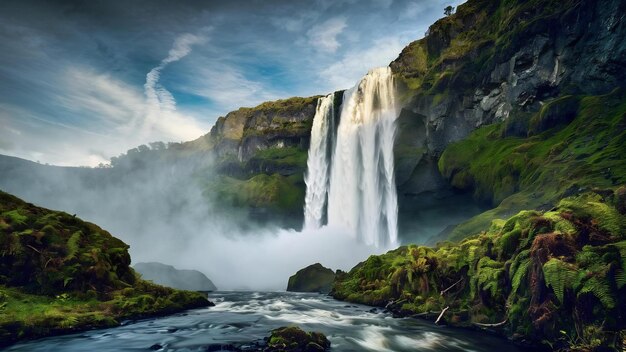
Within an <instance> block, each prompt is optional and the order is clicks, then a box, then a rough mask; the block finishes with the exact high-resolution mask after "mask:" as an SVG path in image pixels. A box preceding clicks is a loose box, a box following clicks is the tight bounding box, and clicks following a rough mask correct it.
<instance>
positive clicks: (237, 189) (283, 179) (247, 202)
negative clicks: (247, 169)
mask: <svg viewBox="0 0 626 352" xmlns="http://www.w3.org/2000/svg"><path fill="white" fill-rule="evenodd" d="M303 183H304V181H303V178H302V175H292V176H282V175H280V174H272V175H267V174H258V175H255V176H253V177H251V178H249V179H244V180H241V179H237V178H234V177H229V176H216V177H214V178H212V179H211V180H209V181H208V182H207V184H206V188H205V191H204V192H205V194H206V196H207V197H211V198H214V199H217V200H219V201H220V202H221V204H224V205H230V206H234V207H242V208H252V209H255V208H256V209H260V208H262V209H268V210H276V211H283V212H287V213H294V212H296V209H297V211H300V210H301V208H302V204H303V202H304V192H305V191H304V187H302V184H303Z"/></svg>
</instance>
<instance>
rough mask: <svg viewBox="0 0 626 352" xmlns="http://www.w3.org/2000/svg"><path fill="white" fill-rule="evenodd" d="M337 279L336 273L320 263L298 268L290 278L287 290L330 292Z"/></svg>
mask: <svg viewBox="0 0 626 352" xmlns="http://www.w3.org/2000/svg"><path fill="white" fill-rule="evenodd" d="M334 280H335V273H334V272H333V271H332V270H331V269H328V268H325V267H323V266H322V264H320V263H315V264H313V265H309V266H307V267H306V268H304V269H300V270H298V272H297V273H295V274H294V275H293V276H291V277H290V278H289V283H288V284H287V291H291V292H320V293H329V292H330V289H331V288H332V285H333V281H334Z"/></svg>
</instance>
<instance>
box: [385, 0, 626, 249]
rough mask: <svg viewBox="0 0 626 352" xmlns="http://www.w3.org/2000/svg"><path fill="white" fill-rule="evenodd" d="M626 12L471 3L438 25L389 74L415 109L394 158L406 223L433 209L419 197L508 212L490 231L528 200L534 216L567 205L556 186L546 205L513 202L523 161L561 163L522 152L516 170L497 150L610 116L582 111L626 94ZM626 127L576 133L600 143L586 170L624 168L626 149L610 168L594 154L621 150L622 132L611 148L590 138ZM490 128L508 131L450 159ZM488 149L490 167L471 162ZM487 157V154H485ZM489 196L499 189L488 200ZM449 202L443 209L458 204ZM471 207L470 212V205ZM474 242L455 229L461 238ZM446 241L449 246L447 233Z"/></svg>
mask: <svg viewBox="0 0 626 352" xmlns="http://www.w3.org/2000/svg"><path fill="white" fill-rule="evenodd" d="M625 9H626V3H625V2H624V1H618V0H614V1H602V2H597V1H588V0H587V1H552V0H547V1H546V0H544V1H538V0H534V1H493V0H470V1H468V2H467V3H465V4H463V5H461V6H459V7H458V9H457V12H456V13H455V14H454V15H451V16H448V17H445V18H442V19H441V20H439V21H437V22H436V23H435V24H433V25H432V26H431V27H430V29H429V31H428V33H427V35H426V37H425V38H423V39H421V40H418V41H415V42H413V43H411V44H409V45H408V46H407V47H406V48H405V49H404V50H403V51H402V53H401V54H400V55H399V57H398V58H397V59H396V60H394V61H393V62H392V63H391V64H390V66H391V68H392V69H393V70H394V72H396V74H397V75H398V77H400V78H401V80H402V81H403V82H404V84H405V89H404V92H403V96H404V100H405V101H406V105H405V108H404V110H403V111H402V113H401V115H400V119H399V123H400V124H401V125H402V126H403V127H404V126H408V127H409V128H402V129H400V130H399V135H398V138H397V146H396V159H398V160H400V163H399V165H398V167H397V175H396V177H397V178H396V179H397V181H398V182H397V183H398V191H399V193H400V199H401V202H400V211H401V213H402V211H403V208H404V209H407V208H409V209H410V210H415V208H416V205H415V204H413V203H418V205H417V212H418V213H419V211H420V209H421V210H423V208H424V207H425V205H426V204H423V205H420V199H421V198H424V197H434V198H435V199H445V198H446V197H447V198H451V199H454V198H455V197H458V195H457V193H458V191H467V192H470V193H474V195H475V197H474V198H475V201H476V202H478V204H480V205H482V206H484V207H487V208H493V207H498V206H500V205H501V204H502V203H504V204H503V208H505V209H497V210H495V211H492V212H491V213H485V214H482V215H480V216H482V217H483V218H484V219H485V220H486V222H485V221H482V222H481V226H483V225H485V224H488V221H489V220H491V219H493V218H495V217H497V216H510V215H512V213H514V212H515V211H517V210H520V209H524V208H527V207H528V205H527V202H528V201H531V204H532V207H534V206H539V205H541V204H540V203H547V204H554V203H555V201H557V200H558V199H559V198H561V197H562V196H563V195H566V193H565V192H564V190H565V189H566V188H567V187H565V188H563V187H558V189H552V188H550V189H548V190H546V191H547V192H548V193H550V192H552V194H551V195H550V196H542V197H540V198H541V201H532V199H529V198H528V197H519V196H518V197H517V198H515V197H514V198H509V197H510V196H514V195H515V193H517V192H518V191H519V190H520V189H522V188H524V187H523V186H522V187H521V188H520V187H519V186H518V184H517V183H518V180H517V177H518V176H517V173H518V172H519V171H520V170H519V168H520V167H522V165H521V164H523V163H524V162H525V161H524V160H523V159H526V161H528V160H530V159H534V160H533V162H534V163H539V164H542V165H545V164H550V161H554V158H549V157H548V154H547V153H544V154H543V155H542V156H538V155H536V153H534V154H535V155H531V154H530V153H528V151H524V150H522V149H523V148H522V149H519V150H518V151H517V153H518V154H517V155H518V156H520V157H521V159H517V162H520V163H521V164H520V165H517V166H514V167H509V166H510V165H511V163H513V162H514V161H513V160H510V159H508V157H509V156H510V155H504V154H497V153H494V151H496V149H497V148H498V147H499V146H503V145H504V144H506V143H507V142H504V140H506V139H509V138H510V139H514V138H519V140H518V141H519V142H520V143H519V144H524V143H525V142H531V143H534V142H535V141H536V140H544V139H550V137H548V136H547V135H548V134H550V133H554V130H553V131H552V132H546V131H547V130H549V129H550V128H552V127H557V126H558V127H560V128H563V127H564V126H567V125H568V124H569V123H570V122H571V121H573V120H575V119H576V118H578V119H579V122H578V123H580V124H584V122H582V121H581V120H585V119H597V118H605V117H606V116H605V115H603V114H604V112H603V111H602V109H601V108H598V109H596V111H595V112H591V111H589V110H588V109H587V110H585V109H586V107H587V105H588V104H592V101H593V99H592V98H591V97H590V96H598V95H603V94H608V93H610V92H612V91H613V90H614V89H615V88H616V87H620V86H623V85H624V82H625V79H626V77H625V75H626V71H625V70H624V69H623V68H624V67H625V65H626V24H624V17H623V13H624V11H625ZM587 97H589V98H588V99H587ZM595 99H602V98H600V97H597V98H595ZM620 99H621V100H620ZM612 101H613V102H614V104H618V103H619V101H623V97H622V96H621V95H619V97H616V98H612ZM579 103H581V104H579ZM618 113H619V111H616V110H613V111H612V112H611V114H618ZM618 120H619V117H615V119H613V120H611V121H609V118H608V117H606V119H605V120H603V121H604V122H598V123H594V124H593V126H587V127H586V130H585V131H584V132H578V133H577V137H576V138H591V139H590V142H591V143H592V144H593V145H592V146H591V148H590V150H588V151H587V153H580V154H579V155H578V160H579V162H580V163H585V162H586V163H593V162H594V160H598V159H603V158H611V159H613V160H614V162H613V164H616V163H620V164H621V165H622V166H623V164H624V157H623V154H619V153H618V151H619V149H612V153H611V154H609V153H605V154H604V155H603V156H602V157H598V156H597V155H594V154H593V149H594V148H595V149H597V147H601V146H603V145H604V144H606V143H610V140H613V141H616V140H618V139H619V138H622V139H623V137H621V136H620V135H619V133H618V132H616V133H614V134H612V136H606V138H602V141H598V140H596V139H593V137H590V136H592V135H593V134H597V133H600V131H601V130H602V129H604V128H607V127H608V126H607V125H606V124H605V123H609V124H610V125H611V124H612V125H613V126H615V127H618V128H619V127H620V126H621V124H620V122H618ZM594 121H595V120H594ZM491 124H499V125H500V127H498V128H499V129H500V130H499V131H498V132H497V133H491V134H490V135H489V136H487V137H486V138H485V139H484V143H482V144H481V145H474V144H470V143H471V142H469V141H466V142H460V144H457V145H456V147H453V149H454V151H453V150H449V146H450V144H451V143H455V142H459V141H462V140H465V139H466V138H467V137H468V136H469V135H470V133H472V132H473V131H474V130H476V129H477V128H480V127H482V126H487V125H491ZM616 124H617V125H616ZM492 128H495V127H492ZM570 128H572V129H573V128H574V127H570ZM622 129H623V127H622ZM483 133H484V132H483ZM542 133H543V134H542ZM557 139H558V138H553V139H552V142H553V143H549V142H544V143H542V146H543V147H546V148H549V147H556V145H557V144H559V143H561V146H560V147H561V148H564V147H566V144H567V143H569V140H567V139H565V140H557ZM490 143H494V144H493V145H491V144H490ZM596 143H597V144H596ZM487 145H491V147H492V150H491V154H490V155H491V156H490V160H489V163H488V164H487V163H485V160H484V159H481V160H476V154H474V152H476V151H479V150H481V149H480V148H486V146H487ZM536 147H538V146H536ZM557 149H558V147H557ZM461 150H464V151H465V154H464V155H463V157H464V158H466V161H465V163H464V165H463V166H460V165H455V166H451V165H448V161H450V160H451V159H452V155H453V154H454V153H455V151H461ZM483 150H484V149H483ZM622 150H623V149H622ZM535 151H536V149H534V150H533V151H532V152H535ZM616 153H617V154H616ZM442 154H443V155H444V156H447V158H444V159H447V161H446V160H440V157H441V156H442ZM487 154H488V152H486V151H485V152H484V153H482V154H480V155H487ZM583 154H584V155H583ZM456 159H457V160H458V158H456ZM479 163H480V164H479ZM468 164H471V169H472V170H473V171H471V173H472V174H473V175H478V174H480V173H485V174H488V175H490V177H491V178H490V179H487V177H483V176H486V175H484V174H483V175H479V176H478V178H483V182H482V183H481V184H480V185H476V184H475V183H474V182H473V181H468V182H461V179H462V178H464V177H465V176H468V175H467V173H468V172H470V171H468V170H469V168H466V166H468ZM502 164H503V165H507V166H502ZM492 167H494V168H496V169H498V174H495V173H494V172H492V171H493V170H491V168H492ZM461 169H462V172H460V173H459V172H458V171H459V170H461ZM613 170H614V169H613ZM587 172H588V173H589V174H591V173H592V172H597V170H595V171H591V169H589V170H584V169H582V168H579V170H578V174H579V175H581V174H583V173H587ZM611 174H612V175H616V174H617V173H615V172H614V171H612V172H611ZM580 177H582V178H584V176H580ZM580 177H579V178H580ZM611 177H613V178H615V176H607V177H606V179H605V180H599V179H597V178H596V179H595V181H597V182H599V183H598V184H597V185H598V186H599V185H604V184H606V180H610V179H611ZM467 178H468V179H469V177H467ZM494 180H498V181H495V182H496V184H495V185H492V184H489V183H488V182H490V181H494ZM527 181H529V182H530V179H528V180H527ZM616 181H618V180H616ZM502 183H508V184H507V185H503V184H502ZM450 186H452V187H450ZM476 186H478V187H476ZM544 186H546V187H548V186H552V185H545V184H544ZM491 187H493V188H494V189H493V190H491V191H485V190H486V189H487V188H491ZM486 193H491V194H495V195H494V196H490V195H489V194H486ZM442 202H443V203H444V208H445V207H449V206H450V204H451V203H452V204H454V203H453V202H447V203H446V202H445V201H442ZM462 202H463V203H464V204H465V205H467V201H462ZM429 203H430V204H433V202H432V201H431V202H429ZM513 203H515V205H513ZM489 214H491V215H489ZM487 218H488V219H487ZM475 229H476V227H474V229H469V230H475ZM448 232H449V231H448ZM469 233H471V231H467V230H466V229H463V228H460V229H458V228H457V230H456V232H455V233H454V237H455V238H461V237H463V236H464V235H468V234H469ZM440 238H445V234H442V236H440ZM422 240H423V239H422Z"/></svg>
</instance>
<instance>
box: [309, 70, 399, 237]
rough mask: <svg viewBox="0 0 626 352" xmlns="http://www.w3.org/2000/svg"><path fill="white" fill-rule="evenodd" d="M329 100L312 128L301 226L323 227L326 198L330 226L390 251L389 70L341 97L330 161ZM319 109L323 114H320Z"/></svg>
mask: <svg viewBox="0 0 626 352" xmlns="http://www.w3.org/2000/svg"><path fill="white" fill-rule="evenodd" d="M329 97H330V96H329ZM329 97H326V98H323V99H328V100H329V101H328V102H326V103H324V102H323V101H324V100H320V102H319V103H318V110H317V113H316V115H315V119H314V122H313V131H312V135H311V147H310V149H309V161H308V163H307V167H308V174H307V193H306V207H305V219H307V220H306V221H305V224H310V223H311V221H313V220H314V221H315V222H314V224H315V225H314V226H317V227H319V226H320V225H321V224H322V215H323V212H324V204H325V202H326V194H327V197H328V205H327V209H328V211H327V214H328V225H329V226H334V227H340V228H343V229H346V230H348V231H349V232H350V233H351V234H353V235H354V236H355V237H357V238H358V239H359V240H360V241H361V242H363V243H365V244H368V245H374V246H377V247H382V246H393V245H395V244H397V238H398V226H397V221H398V201H397V194H396V186H395V181H394V160H393V143H394V137H395V132H396V130H395V120H396V118H397V117H398V108H397V106H396V98H395V85H394V80H393V76H392V72H391V69H390V68H388V67H384V68H378V69H374V70H371V71H370V72H368V73H367V75H366V76H365V77H364V78H363V79H362V80H361V81H360V82H359V83H358V84H357V85H356V86H355V87H353V88H351V89H349V90H347V91H346V92H344V97H343V103H342V108H341V115H340V119H339V126H338V128H337V131H336V134H337V135H336V141H335V145H334V150H333V153H332V157H331V158H330V159H329V158H328V157H327V156H326V154H324V152H325V150H327V149H328V148H327V147H325V146H326V145H327V144H328V134H329V131H331V130H329V122H328V121H329V117H331V116H332V110H333V107H332V101H331V99H330V98H329ZM327 105H328V106H327ZM321 107H325V108H326V109H327V110H323V109H322V110H323V111H320V108H321ZM324 122H325V124H324ZM320 134H321V135H320ZM324 134H325V135H326V137H324V136H323V135H324ZM314 135H315V136H314ZM322 144H324V146H322ZM312 157H314V158H315V159H314V160H311V158H312ZM329 168H330V171H329ZM328 174H330V176H329V178H327V177H328V176H327V175H328ZM313 175H315V180H314V179H313ZM314 205H315V206H314ZM311 214H312V215H311ZM309 218H310V219H309Z"/></svg>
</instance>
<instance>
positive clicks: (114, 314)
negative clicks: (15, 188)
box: [0, 192, 210, 345]
mask: <svg viewBox="0 0 626 352" xmlns="http://www.w3.org/2000/svg"><path fill="white" fill-rule="evenodd" d="M129 265H130V256H129V254H128V245H126V244H125V243H124V242H122V241H120V240H119V239H117V238H115V237H113V236H111V234H109V233H108V232H106V231H104V230H103V229H101V228H99V227H98V226H96V225H94V224H91V223H88V222H84V221H82V220H80V219H78V218H76V217H75V216H72V215H69V214H67V213H63V212H57V211H52V210H47V209H43V208H39V207H36V206H34V205H32V204H29V203H25V202H23V201H21V200H20V199H18V198H16V197H14V196H11V195H9V194H6V193H4V192H0V345H4V344H8V343H11V342H13V341H16V340H18V339H25V338H34V337H40V336H45V335H50V334H58V333H63V332H69V331H77V330H83V329H87V328H93V327H107V326H115V325H118V324H119V322H120V321H121V319H129V318H136V317H141V316H149V315H157V314H167V313H173V312H176V311H180V310H183V309H188V308H194V307H202V306H207V305H209V304H210V302H209V301H207V299H206V297H205V296H204V295H202V294H199V293H196V292H189V291H179V290H174V289H171V288H167V287H162V286H158V285H155V284H152V283H150V282H146V281H143V280H141V279H140V278H139V277H138V276H137V275H136V273H135V272H134V271H133V270H132V269H131V268H130V266H129Z"/></svg>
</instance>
